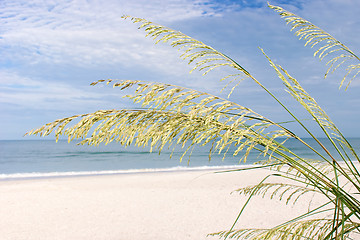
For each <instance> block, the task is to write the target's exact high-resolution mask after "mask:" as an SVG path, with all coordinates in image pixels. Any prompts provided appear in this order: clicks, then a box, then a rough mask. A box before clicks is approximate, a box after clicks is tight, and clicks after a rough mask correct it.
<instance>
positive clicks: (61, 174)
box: [0, 165, 246, 180]
mask: <svg viewBox="0 0 360 240" xmlns="http://www.w3.org/2000/svg"><path fill="white" fill-rule="evenodd" d="M245 166H246V165H241V166H239V165H228V166H200V167H171V168H146V169H127V170H104V171H80V172H76V171H72V172H44V173H43V172H31V173H10V174H0V180H11V179H14V180H15V179H32V178H51V177H73V176H74V177H75V176H92V175H111V174H136V173H157V172H178V171H201V170H204V171H205V170H213V171H215V170H231V169H239V168H244V167H245Z"/></svg>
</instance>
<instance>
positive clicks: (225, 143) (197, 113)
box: [27, 5, 360, 239]
mask: <svg viewBox="0 0 360 240" xmlns="http://www.w3.org/2000/svg"><path fill="white" fill-rule="evenodd" d="M269 8H270V9H272V10H274V11H275V12H277V13H278V14H279V15H280V16H281V17H282V18H283V19H284V20H285V21H286V23H287V24H288V25H290V26H291V30H292V31H295V35H297V36H298V37H299V39H301V40H304V41H305V45H307V46H310V47H312V48H313V49H314V56H315V57H318V58H320V59H321V60H324V61H327V63H326V64H327V66H328V69H327V71H326V73H325V77H326V76H327V75H329V74H330V73H332V72H334V71H336V70H337V69H345V74H344V76H343V77H342V78H341V79H339V85H340V87H342V86H345V88H348V87H349V86H350V83H351V81H353V80H354V79H355V78H356V77H357V75H358V74H359V72H360V59H359V58H358V57H357V56H356V55H355V54H354V52H353V51H351V50H350V49H349V48H348V47H346V46H345V45H344V44H342V43H341V42H340V41H338V40H336V39H335V38H334V37H332V36H331V35H330V34H328V33H327V32H325V31H324V30H322V29H320V28H318V27H317V26H315V25H313V24H312V23H310V22H309V21H307V20H305V19H302V18H300V17H298V16H296V15H295V14H293V13H290V12H288V11H286V10H284V9H283V8H281V7H277V6H272V5H269ZM123 18H124V19H128V20H130V21H132V22H133V23H136V24H138V25H139V29H142V30H144V31H145V32H146V36H147V37H150V38H153V39H154V40H155V41H156V43H160V42H163V43H168V44H170V45H171V46H173V47H174V48H177V49H179V50H180V51H181V52H182V55H181V58H182V59H183V60H185V61H187V62H188V63H189V64H192V65H193V66H194V67H193V69H192V70H191V71H195V70H197V71H200V72H202V73H203V75H206V74H207V73H208V72H210V71H212V70H214V69H217V68H223V69H224V72H226V70H228V72H229V74H227V75H224V76H223V77H222V78H221V79H220V80H221V82H222V83H223V84H224V88H223V90H225V89H226V90H228V92H229V94H228V97H227V98H222V97H219V96H215V95H212V94H209V93H206V92H202V91H198V90H193V89H189V88H185V87H181V86H175V85H172V84H166V83H158V82H146V81H139V80H99V81H97V82H94V83H92V85H97V84H108V85H112V86H113V87H116V88H119V89H120V90H124V89H127V90H130V91H132V92H133V94H131V95H126V96H125V97H127V98H129V99H131V100H132V101H134V103H137V104H139V105H141V106H142V107H141V108H136V109H120V110H115V109H113V110H99V111H96V112H94V113H90V114H81V115H76V116H72V117H67V118H63V119H59V120H56V121H54V122H51V123H48V124H45V125H44V126H42V127H40V128H39V129H36V130H32V131H30V132H28V133H27V134H29V135H30V134H33V135H41V136H47V135H49V134H50V133H51V132H53V131H54V132H55V136H56V138H57V139H58V138H59V137H60V136H61V135H66V136H67V137H68V139H69V141H71V140H74V139H82V141H81V142H80V144H89V145H98V144H100V143H109V142H112V141H116V142H119V143H120V144H122V145H124V146H129V145H131V144H134V145H136V146H150V147H151V150H157V151H159V152H161V150H162V149H163V148H164V147H167V148H168V147H169V148H175V146H176V145H181V146H182V147H183V149H184V154H183V156H185V155H186V154H190V155H191V151H192V149H193V148H194V147H195V146H204V145H210V146H211V149H210V151H209V159H211V156H212V155H213V154H223V155H224V158H225V157H226V155H227V154H232V155H233V156H238V157H239V159H241V160H242V161H246V158H247V157H248V156H249V154H250V152H254V151H255V152H259V153H260V154H261V156H262V159H263V160H261V161H259V164H261V165H259V166H258V167H261V168H267V169H269V170H270V171H269V175H268V176H266V178H264V179H263V180H262V181H261V182H260V183H259V184H257V185H255V186H248V187H245V188H241V189H238V190H237V191H238V192H239V193H240V194H243V195H244V196H246V197H247V198H248V201H247V202H246V204H245V205H244V207H243V208H242V209H241V211H240V213H239V215H238V218H237V219H239V218H240V217H241V214H242V212H243V210H244V209H245V208H246V206H247V204H248V202H249V201H251V199H252V197H253V196H256V195H260V196H263V197H269V198H278V199H281V200H282V201H286V203H289V202H291V203H294V204H296V203H297V202H299V201H302V200H303V199H302V196H304V195H305V194H307V193H312V194H320V195H322V196H325V197H326V199H327V201H325V202H323V203H322V205H319V206H315V207H312V208H311V209H309V210H308V211H307V212H304V214H302V215H300V216H298V217H297V218H294V219H291V220H289V221H287V222H284V223H283V224H281V225H278V226H274V227H273V228H270V229H241V228H240V229H238V228H237V227H236V222H237V219H236V220H235V223H234V225H233V226H232V227H231V229H229V230H226V231H223V232H219V233H214V234H212V235H213V236H218V237H219V238H224V239H226V238H235V239H352V237H353V236H358V237H359V235H357V234H359V233H360V202H359V194H360V175H359V171H358V166H359V162H360V159H359V157H358V155H357V153H356V152H355V150H354V148H353V147H352V145H351V144H350V142H349V141H348V140H347V139H346V138H345V137H344V136H343V134H342V133H341V131H340V130H339V129H338V128H337V127H336V125H335V124H334V123H333V122H332V121H331V119H330V117H329V116H328V115H327V114H326V113H325V111H324V110H323V109H322V108H321V107H320V106H319V104H318V103H317V102H316V101H315V99H314V98H312V97H311V96H310V95H309V93H308V92H307V91H306V90H305V89H304V88H303V87H302V86H301V85H300V82H299V81H298V80H296V79H295V78H294V77H292V76H291V75H290V73H289V72H288V71H287V70H285V69H284V68H283V67H282V66H280V65H279V64H276V63H274V61H273V60H272V59H271V58H270V57H269V56H268V55H266V53H265V51H264V50H262V49H261V50H260V51H261V52H262V54H263V55H264V57H265V58H266V59H267V61H268V62H269V64H270V66H271V68H272V69H273V70H274V71H275V72H276V74H277V75H278V77H279V79H280V80H281V81H282V83H283V84H284V86H285V91H286V92H288V93H289V94H290V95H291V96H292V97H293V98H294V99H295V100H296V101H297V102H298V103H299V104H300V106H302V107H303V108H304V109H305V110H306V111H307V113H308V114H309V116H310V118H311V119H312V120H311V121H312V122H313V123H315V124H316V125H317V127H318V128H319V129H320V130H321V132H322V134H323V135H322V136H321V137H323V138H326V141H328V142H330V148H331V149H329V147H325V145H324V143H323V142H322V141H323V139H322V138H318V137H317V136H315V135H314V134H313V132H312V131H311V130H310V129H309V128H308V127H307V122H305V121H303V120H300V119H299V118H298V117H297V113H296V112H293V111H291V110H290V109H289V108H288V107H287V106H286V104H285V103H283V102H281V101H280V100H279V98H277V97H276V96H275V95H274V94H273V93H272V92H271V91H270V90H269V89H268V88H266V87H265V86H264V85H263V84H262V83H261V81H260V80H258V79H256V78H255V77H254V76H253V75H252V74H251V73H250V72H249V71H247V70H246V69H245V68H244V66H242V65H240V64H239V63H237V62H236V61H234V60H233V59H232V58H230V57H228V56H227V55H225V54H223V53H221V52H219V51H217V50H216V49H214V48H213V47H211V46H208V45H206V44H205V43H203V42H201V41H198V40H196V39H194V38H191V37H189V36H187V35H185V34H183V33H181V32H179V31H175V30H173V29H170V28H167V27H164V26H161V25H158V24H155V23H153V22H150V21H148V20H145V19H141V18H135V17H130V16H124V17H123ZM244 80H247V81H254V82H255V83H256V84H257V85H258V86H259V87H260V88H262V89H263V90H264V91H265V92H266V93H268V94H269V95H270V96H271V97H272V98H273V99H274V100H275V101H276V102H277V103H278V104H280V106H281V107H282V108H283V109H284V111H285V112H287V113H288V114H289V116H290V117H291V118H292V120H291V121H293V122H295V123H297V124H298V125H299V126H300V127H301V128H302V129H303V130H304V131H305V132H306V133H307V134H308V137H311V138H312V139H314V141H315V142H316V144H317V145H318V146H319V147H320V148H321V149H322V151H318V150H316V149H317V148H316V147H315V146H311V145H309V144H308V143H307V142H306V141H304V140H303V138H301V137H299V136H298V135H296V134H295V133H294V132H293V131H291V130H290V129H288V128H287V127H286V125H285V124H284V123H277V122H275V121H273V120H271V119H269V118H267V117H265V116H263V115H261V114H259V113H257V112H255V111H253V110H251V109H250V108H247V107H246V106H243V105H241V104H240V103H236V102H233V101H230V100H229V97H230V95H231V94H235V93H236V88H237V87H241V85H240V83H241V81H244ZM70 123H71V124H70ZM68 124H69V125H68ZM288 139H295V140H296V141H298V142H300V143H301V144H303V145H304V146H306V147H307V148H309V149H310V150H311V151H313V152H314V154H316V155H317V156H318V160H316V161H313V160H309V159H306V158H305V157H303V156H301V155H298V154H296V153H294V152H293V151H291V150H290V149H289V148H287V147H285V145H284V143H285V142H286V141H287V140H288ZM183 156H182V157H181V159H182V158H183ZM273 177H277V178H279V177H280V179H281V178H282V179H287V180H289V181H287V182H289V183H283V182H281V181H279V182H278V183H276V182H275V183H274V181H271V182H270V181H268V180H269V179H271V178H273Z"/></svg>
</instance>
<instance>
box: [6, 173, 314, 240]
mask: <svg viewBox="0 0 360 240" xmlns="http://www.w3.org/2000/svg"><path fill="white" fill-rule="evenodd" d="M268 173H269V172H268V171H267V170H264V169H256V170H251V171H242V172H226V173H218V174H216V173H214V172H213V171H209V170H203V171H177V172H176V171H175V172H161V173H159V172H153V173H148V174H114V175H95V176H81V177H64V178H63V177H61V178H38V179H32V180H29V179H28V180H19V181H0V205H1V206H2V208H0V215H1V216H6V217H3V218H0V236H2V239H4V240H10V239H11V240H20V239H21V240H22V239H29V240H35V239H36V240H45V239H55V240H65V239H81V240H82V239H84V240H85V239H90V240H112V239H113V240H115V239H117V240H119V239H120V240H122V239H124V240H127V239H129V240H152V239H160V240H180V239H181V240H193V239H200V240H201V239H204V240H205V239H211V240H213V239H218V238H216V237H206V236H207V234H209V233H214V232H218V231H222V230H228V229H230V227H231V226H232V224H233V222H234V220H235V219H236V216H237V214H238V213H239V210H240V209H241V207H242V205H243V204H244V202H245V201H246V199H247V197H244V196H241V195H239V194H237V193H232V192H233V191H234V190H236V189H238V188H240V187H245V186H249V185H254V184H258V183H259V182H260V181H261V180H262V179H263V178H264V176H266V174H268ZM306 197H311V196H305V197H304V198H305V200H306V199H307V198H306ZM311 201H312V202H313V203H315V202H317V201H318V200H317V199H312V198H311ZM307 207H308V205H307V204H306V202H305V203H303V202H299V203H298V204H296V205H291V204H290V205H286V204H285V203H284V202H280V201H278V200H269V199H267V198H265V199H262V198H261V197H259V198H258V197H254V198H253V200H252V201H251V204H250V205H249V206H248V207H247V208H246V210H245V212H244V215H243V216H242V217H241V218H240V220H239V222H238V224H237V227H243V228H249V227H272V226H274V225H276V224H280V223H281V222H283V221H286V220H289V218H292V217H295V216H297V215H299V214H301V213H303V211H306V210H307ZM270 219H271V220H270Z"/></svg>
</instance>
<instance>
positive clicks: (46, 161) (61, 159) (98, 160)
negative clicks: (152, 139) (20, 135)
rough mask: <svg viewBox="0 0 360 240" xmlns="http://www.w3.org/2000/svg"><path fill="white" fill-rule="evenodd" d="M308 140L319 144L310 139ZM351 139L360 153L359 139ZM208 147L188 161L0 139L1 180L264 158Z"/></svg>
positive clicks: (144, 152) (113, 146) (294, 146)
mask: <svg viewBox="0 0 360 240" xmlns="http://www.w3.org/2000/svg"><path fill="white" fill-rule="evenodd" d="M306 141H308V142H309V143H310V144H311V145H312V146H315V145H316V144H314V142H313V140H311V139H307V140H306ZM349 141H350V143H351V144H352V145H353V147H354V148H356V149H357V150H358V152H360V138H350V139H349ZM325 144H326V145H327V144H328V143H326V142H325ZM286 145H287V147H289V148H290V149H291V150H293V151H294V152H296V153H298V154H300V155H302V156H303V157H305V158H309V159H313V158H316V155H314V154H313V153H312V152H311V151H309V150H308V149H307V148H305V147H304V146H303V145H302V144H299V143H298V142H297V141H293V140H289V141H288V142H287V144H286ZM317 149H319V148H317ZM208 150H209V148H206V147H197V148H195V150H194V151H193V152H192V155H191V158H190V161H189V162H188V160H189V156H188V155H186V156H185V157H184V158H183V160H182V162H180V161H179V159H180V157H181V155H182V149H181V148H179V149H176V150H175V151H174V153H173V156H172V158H170V154H171V151H172V150H168V149H164V150H163V151H162V152H161V154H160V155H159V154H158V152H156V151H154V152H152V153H150V152H149V149H148V148H137V147H128V148H124V147H123V146H121V145H120V144H118V143H116V142H114V143H110V144H108V145H99V146H97V147H95V146H87V145H76V142H70V143H68V142H67V141H65V140H60V141H59V142H57V143H56V142H55V141H54V140H0V179H19V178H34V177H56V176H73V175H96V174H115V173H139V172H156V171H181V170H193V169H218V168H228V167H236V166H240V165H244V164H253V163H254V162H256V161H259V160H262V156H259V154H258V153H256V152H255V151H254V152H253V153H252V154H250V156H249V158H248V159H247V161H246V163H240V164H239V160H240V158H241V156H242V155H241V154H239V155H238V156H237V157H233V156H232V154H231V153H230V152H229V153H228V154H227V156H226V158H225V159H224V160H222V158H223V155H222V154H220V155H218V154H214V155H213V156H212V158H211V161H209V158H208V155H209V152H208Z"/></svg>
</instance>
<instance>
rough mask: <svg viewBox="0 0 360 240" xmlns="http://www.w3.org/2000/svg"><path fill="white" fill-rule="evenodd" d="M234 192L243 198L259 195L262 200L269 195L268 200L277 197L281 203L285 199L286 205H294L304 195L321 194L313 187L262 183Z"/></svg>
mask: <svg viewBox="0 0 360 240" xmlns="http://www.w3.org/2000/svg"><path fill="white" fill-rule="evenodd" d="M234 192H237V193H239V194H241V195H244V196H249V195H250V194H253V195H254V196H256V195H259V196H261V197H263V198H264V197H265V196H266V195H267V194H269V193H270V194H269V198H270V199H274V198H275V197H278V199H279V200H280V201H281V200H283V199H284V198H285V199H286V204H288V203H289V202H290V201H291V200H293V201H292V202H293V204H295V203H296V201H297V200H298V199H299V198H300V197H301V196H302V195H304V194H306V193H310V192H311V193H321V192H319V191H318V190H316V189H315V188H314V187H309V186H298V185H294V184H286V183H262V184H260V185H254V186H247V187H244V188H240V189H237V190H235V191H234Z"/></svg>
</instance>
